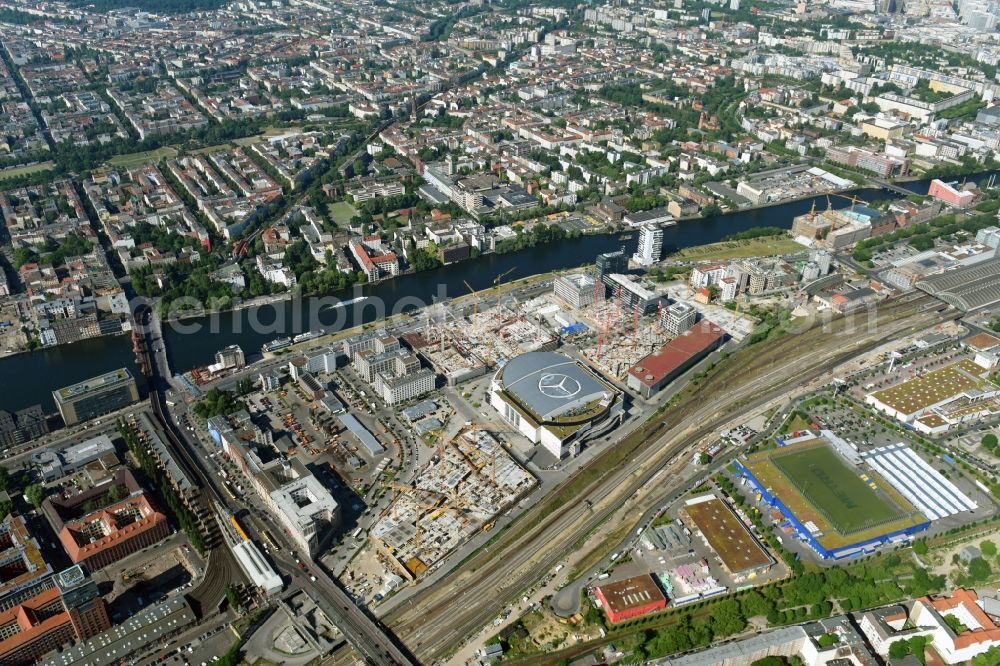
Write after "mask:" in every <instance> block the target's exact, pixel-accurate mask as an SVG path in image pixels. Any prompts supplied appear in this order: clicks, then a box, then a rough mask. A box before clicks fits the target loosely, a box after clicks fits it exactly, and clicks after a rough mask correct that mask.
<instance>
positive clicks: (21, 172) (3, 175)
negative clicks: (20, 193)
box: [0, 162, 55, 180]
mask: <svg viewBox="0 0 1000 666" xmlns="http://www.w3.org/2000/svg"><path fill="white" fill-rule="evenodd" d="M54 166H55V164H53V163H52V162H38V163H37V164H29V165H28V166H21V167H13V168H10V169H4V170H3V171H0V180H9V179H11V178H18V177H20V176H30V175H31V174H33V173H38V172H39V171H48V170H49V169H51V168H52V167H54Z"/></svg>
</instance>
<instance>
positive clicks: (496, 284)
mask: <svg viewBox="0 0 1000 666" xmlns="http://www.w3.org/2000/svg"><path fill="white" fill-rule="evenodd" d="M516 270H517V266H514V268H511V269H510V270H507V271H504V272H503V273H501V274H500V275H498V276H496V278H495V279H494V280H493V286H494V287H497V288H499V287H500V281H501V280H503V279H504V278H505V277H507V276H508V275H510V274H511V273H513V272H514V271H516Z"/></svg>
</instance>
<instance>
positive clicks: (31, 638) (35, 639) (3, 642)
mask: <svg viewBox="0 0 1000 666" xmlns="http://www.w3.org/2000/svg"><path fill="white" fill-rule="evenodd" d="M54 583H55V585H54V586H53V587H49V588H47V589H45V590H42V591H40V592H38V593H36V594H34V595H33V596H31V597H30V598H28V599H25V600H23V601H22V602H20V603H19V604H17V605H16V606H12V607H9V608H5V609H4V610H2V611H0V663H2V664H9V665H11V666H19V665H21V664H24V665H27V664H33V663H35V662H36V661H38V660H40V659H41V658H42V657H43V656H44V655H45V654H47V653H49V652H51V651H53V650H56V649H58V648H60V647H62V646H63V645H65V644H67V643H70V642H73V641H81V640H86V639H88V638H91V637H92V636H96V635H97V634H99V633H101V632H102V631H105V630H107V629H110V628H111V620H110V618H109V616H108V609H107V606H106V605H105V604H104V600H103V599H102V598H101V597H100V593H99V592H98V589H97V584H96V583H94V582H93V580H91V579H90V578H89V577H87V575H86V572H84V571H83V569H82V568H81V567H79V566H73V567H70V568H69V569H66V570H65V571H62V572H60V573H59V574H58V575H57V576H55V578H54Z"/></svg>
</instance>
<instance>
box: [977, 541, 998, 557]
mask: <svg viewBox="0 0 1000 666" xmlns="http://www.w3.org/2000/svg"><path fill="white" fill-rule="evenodd" d="M979 550H980V551H982V553H983V555H985V556H986V557H994V556H995V555H996V554H997V545H996V544H995V543H993V542H992V541H990V540H989V539H987V540H985V541H983V542H982V543H980V544H979Z"/></svg>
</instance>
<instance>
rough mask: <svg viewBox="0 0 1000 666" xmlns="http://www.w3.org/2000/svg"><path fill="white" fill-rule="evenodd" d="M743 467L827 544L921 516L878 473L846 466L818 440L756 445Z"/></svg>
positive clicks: (867, 535) (890, 529) (891, 529)
mask: <svg viewBox="0 0 1000 666" xmlns="http://www.w3.org/2000/svg"><path fill="white" fill-rule="evenodd" d="M747 467H748V468H749V469H750V471H751V472H752V473H753V475H754V476H755V477H756V478H757V479H758V481H760V482H761V483H762V484H763V485H764V487H767V488H769V489H770V491H771V493H772V494H773V495H774V496H775V497H777V498H778V499H779V500H781V502H782V503H783V504H784V505H785V506H786V507H787V508H788V510H789V511H791V512H792V514H794V516H795V518H796V519H797V520H798V521H799V522H800V523H802V524H803V525H805V526H806V527H807V528H810V529H811V528H815V531H814V537H815V538H816V540H817V541H818V542H819V543H820V544H822V545H823V547H824V548H827V549H836V548H842V547H844V546H847V545H850V544H854V543H861V542H863V541H866V540H868V539H872V538H876V537H879V536H881V535H884V534H888V533H891V532H895V531H897V530H902V529H905V528H908V527H912V526H914V525H917V524H919V523H921V522H923V521H924V520H926V519H925V518H924V517H923V516H921V515H920V514H919V513H918V512H917V510H916V509H915V508H914V507H913V506H912V505H910V503H909V502H907V501H906V500H905V499H904V498H903V497H902V496H901V495H899V493H897V492H896V491H895V490H894V489H893V488H892V487H891V486H890V485H889V484H888V482H886V481H885V480H883V479H882V478H881V477H880V476H878V474H876V473H875V472H873V471H868V470H866V471H864V472H862V471H861V470H859V469H857V468H854V467H851V466H849V465H848V463H847V462H846V461H844V460H843V459H841V458H840V456H839V455H837V453H836V452H835V451H834V450H833V449H832V448H831V447H830V446H829V445H828V444H827V443H826V442H825V441H824V440H811V441H808V442H802V443H799V444H792V445H790V446H786V447H783V448H779V449H771V450H767V451H762V452H760V453H758V454H756V455H755V456H752V457H751V459H750V460H749V461H748V465H747ZM862 474H864V476H865V478H862ZM872 485H874V486H875V487H874V488H873V487H872ZM810 523H811V525H810Z"/></svg>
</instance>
